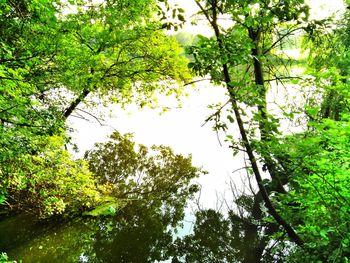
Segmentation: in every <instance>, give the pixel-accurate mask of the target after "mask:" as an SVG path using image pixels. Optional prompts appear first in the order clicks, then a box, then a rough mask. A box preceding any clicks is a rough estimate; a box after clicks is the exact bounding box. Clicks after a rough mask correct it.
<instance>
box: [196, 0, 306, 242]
mask: <svg viewBox="0 0 350 263" xmlns="http://www.w3.org/2000/svg"><path fill="white" fill-rule="evenodd" d="M196 3H197V5H198V7H199V8H200V10H201V11H200V13H201V14H202V15H204V16H205V18H206V19H207V21H208V23H209V25H210V26H211V28H212V29H213V31H214V37H212V38H205V37H201V41H199V43H198V45H196V46H192V47H190V48H189V52H190V53H191V54H192V55H193V56H194V59H195V61H194V62H193V63H190V65H189V66H190V67H191V68H192V69H193V70H194V71H195V72H196V73H197V74H198V75H200V76H205V75H207V74H209V75H210V76H211V78H212V81H213V82H214V83H217V84H223V85H225V86H226V87H227V91H228V95H229V102H230V105H231V109H230V111H231V112H232V114H233V116H234V117H232V116H229V120H230V121H235V122H237V125H238V128H239V133H240V137H241V140H240V142H239V143H238V145H239V147H243V149H244V151H245V152H246V154H247V156H248V158H249V161H250V165H251V171H252V174H253V175H254V176H255V179H256V182H257V184H258V186H259V191H260V193H261V196H262V199H263V200H264V203H265V206H266V207H267V209H268V211H269V213H270V215H271V216H272V217H273V218H274V220H276V222H277V224H278V225H280V226H281V227H282V228H283V229H284V231H286V233H287V234H288V236H289V238H290V239H291V240H292V241H293V242H295V243H296V244H298V245H302V244H303V241H302V240H301V238H300V236H299V235H298V234H297V233H296V232H295V231H294V229H293V227H292V226H291V225H290V224H289V223H288V222H287V221H286V220H285V219H284V218H282V217H281V215H280V213H278V212H277V210H276V208H275V206H274V205H273V202H272V201H271V198H270V195H271V193H272V192H274V191H277V192H279V193H286V190H285V188H284V186H283V185H284V184H285V183H286V179H285V178H284V175H283V172H282V171H281V168H280V167H279V165H278V162H277V160H275V159H274V157H273V156H272V155H271V151H270V150H269V147H270V146H269V145H270V144H273V143H278V142H277V140H276V135H278V134H279V133H280V132H279V127H278V117H277V116H274V115H273V114H272V113H271V112H270V109H269V108H268V107H267V94H268V91H269V83H270V82H271V81H274V80H275V81H283V80H285V79H292V78H293V76H290V75H284V72H282V71H281V69H280V66H278V65H277V67H274V64H276V60H277V59H278V58H279V57H281V55H279V53H278V52H277V51H276V50H277V48H278V46H279V45H280V44H281V43H282V42H283V41H284V39H286V38H288V36H291V35H293V33H294V32H296V31H298V30H302V29H306V24H305V22H306V20H307V15H308V7H307V6H306V5H305V4H304V3H303V1H236V2H232V1H196ZM221 16H226V18H227V17H229V18H230V19H231V21H232V26H231V27H229V28H228V29H224V26H222V25H220V21H221V20H220V18H221ZM279 65H280V64H279ZM242 105H245V106H247V107H248V108H249V111H250V112H251V116H250V117H248V120H247V117H246V116H244V113H243V112H244V110H243V108H242ZM221 110H222V108H220V109H219V111H221ZM218 114H219V113H216V114H213V117H215V116H217V115H218ZM247 122H248V123H249V125H250V126H251V127H253V128H252V129H250V130H248V128H247V125H246V124H245V123H247ZM219 127H223V128H225V127H226V126H225V125H224V126H219ZM258 136H259V137H260V138H259V139H257V137H258ZM230 138H232V137H230ZM233 144H237V142H233ZM259 161H261V162H262V163H263V164H264V169H265V168H266V169H267V171H268V172H269V175H270V176H271V180H270V181H269V182H267V184H268V185H269V187H267V185H266V182H264V181H263V176H262V172H263V171H262V170H261V169H259Z"/></svg>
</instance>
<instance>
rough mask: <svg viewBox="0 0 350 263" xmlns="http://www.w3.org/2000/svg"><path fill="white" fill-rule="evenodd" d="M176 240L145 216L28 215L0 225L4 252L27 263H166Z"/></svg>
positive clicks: (158, 220) (158, 221) (153, 218)
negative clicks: (37, 217)
mask: <svg viewBox="0 0 350 263" xmlns="http://www.w3.org/2000/svg"><path fill="white" fill-rule="evenodd" d="M135 212H136V211H135ZM140 215H142V216H140ZM172 240H173V233H172V231H171V230H170V227H168V226H167V224H164V220H162V218H161V215H159V214H158V215H157V214H152V213H147V211H142V212H141V213H138V215H137V214H136V213H134V214H123V215H122V216H119V215H117V216H109V217H99V218H96V217H81V218H75V219H70V220H63V219H62V218H61V219H51V220H50V221H37V220H35V219H34V218H32V217H30V216H28V215H18V216H13V217H9V218H2V219H1V220H0V252H4V251H5V252H6V253H7V255H8V256H9V258H10V259H12V260H17V262H19V260H22V262H23V263H31V262H33V263H46V262H49V263H56V262H57V263H62V262H129V263H132V262H135V263H136V262H138V263H140V262H159V261H164V260H166V259H167V258H168V256H167V253H168V251H169V248H170V246H171V243H172Z"/></svg>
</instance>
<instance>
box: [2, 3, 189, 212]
mask: <svg viewBox="0 0 350 263" xmlns="http://www.w3.org/2000/svg"><path fill="white" fill-rule="evenodd" d="M0 7H1V12H0V21H1V26H0V27H1V29H2V30H1V33H0V49H1V52H0V86H1V88H0V134H1V136H0V163H1V168H0V180H1V181H2V182H5V183H4V184H2V185H1V190H0V200H1V202H2V203H3V202H4V200H5V198H7V197H8V196H9V195H10V194H11V195H21V194H22V193H23V192H24V191H29V192H32V191H34V192H39V191H40V189H41V188H40V189H37V188H36V186H37V185H39V184H37V183H36V182H30V180H32V181H33V180H34V181H38V182H40V181H41V180H42V179H44V178H45V180H46V179H48V177H47V176H43V177H42V178H40V177H41V173H40V174H37V175H36V176H35V177H32V176H31V175H30V174H26V173H27V172H29V170H30V169H31V168H32V167H33V166H37V167H36V168H35V169H36V170H42V171H44V170H45V169H46V164H44V163H42V162H36V163H35V165H34V164H33V163H32V162H33V161H32V160H31V159H32V158H38V159H41V158H42V156H43V155H45V154H46V153H47V152H50V151H51V150H52V149H51V148H50V147H51V144H50V143H49V142H52V141H55V140H57V141H60V142H61V145H60V146H58V147H59V148H60V153H61V154H63V155H64V156H65V158H62V159H60V158H58V159H59V160H60V161H62V162H63V163H62V164H60V165H59V166H64V165H65V164H64V162H67V163H70V164H72V165H73V166H79V165H80V164H79V162H80V161H79V162H77V163H76V164H73V163H74V160H73V159H72V158H71V157H69V154H68V153H67V152H65V151H64V149H62V148H61V147H64V145H65V144H66V143H67V142H68V141H69V138H68V137H67V135H66V132H67V130H68V127H67V126H66V125H65V121H66V119H67V118H68V117H69V116H71V115H72V113H73V112H74V111H75V110H77V107H78V105H79V104H81V103H83V102H84V103H86V104H90V106H91V105H92V106H93V103H87V101H86V98H87V97H88V95H90V94H94V95H95V96H99V97H100V99H101V100H104V101H105V102H107V101H108V102H119V103H126V102H130V101H132V100H135V101H136V102H137V103H138V104H139V105H141V106H142V105H144V104H147V103H149V102H150V101H152V98H151V97H152V96H153V94H155V93H157V92H163V93H166V94H170V93H177V94H179V93H181V91H180V89H178V88H177V86H176V85H174V82H176V81H181V80H184V79H186V78H188V77H189V74H188V71H187V70H186V59H185V58H184V57H182V56H179V53H180V52H181V49H180V48H179V46H178V45H177V42H176V41H175V39H173V38H170V37H168V36H166V35H165V34H164V33H163V32H162V25H161V24H160V22H157V20H158V19H157V14H156V11H154V10H157V5H156V2H154V1H142V0H140V1H102V2H99V3H91V2H90V1H68V2H66V1H63V2H61V1H41V0H40V1H30V0H21V1H2V2H1V3H0ZM57 136H58V137H60V138H58V137H57ZM51 137H52V138H51ZM42 142H48V145H46V144H45V143H42ZM54 145H56V146H57V144H56V143H54ZM30 156H32V157H30ZM24 160H26V162H27V163H25V162H24ZM9 164H11V165H9ZM70 164H67V165H68V166H70ZM40 165H43V166H41V167H40ZM4 167H5V168H4ZM26 167H31V168H30V169H27V168H26ZM19 168H23V170H19ZM83 170H84V169H83ZM87 173H88V172H87ZM19 174H21V176H19ZM66 176H68V177H69V176H70V171H67V173H66ZM86 176H87V177H86V178H87V180H88V181H89V180H90V179H88V177H89V176H90V175H88V174H86ZM51 178H53V177H51ZM17 181H21V184H18V183H17ZM50 183H51V182H48V183H47V185H50ZM53 184H55V182H53ZM19 185H21V186H20V187H19ZM16 186H18V188H16ZM41 187H45V184H44V185H41ZM29 189H31V190H29ZM47 190H49V189H47ZM15 199H16V200H18V199H17V197H16V198H15ZM34 199H35V198H34ZM5 204H7V205H11V204H10V202H8V201H6V202H5ZM11 206H12V205H11ZM11 206H9V207H11ZM20 207H21V209H28V210H31V208H30V207H27V206H22V205H21V206H20Z"/></svg>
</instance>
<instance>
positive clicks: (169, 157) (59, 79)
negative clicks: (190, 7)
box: [0, 0, 350, 263]
mask: <svg viewBox="0 0 350 263" xmlns="http://www.w3.org/2000/svg"><path fill="white" fill-rule="evenodd" d="M194 2H195V3H196V4H197V6H198V8H199V10H200V11H199V12H198V14H197V17H199V19H201V20H205V21H207V23H208V26H209V28H211V29H212V32H213V34H212V36H210V37H206V36H201V35H197V36H190V35H186V34H178V35H177V38H178V41H180V42H181V44H182V45H183V46H185V45H186V44H187V43H190V44H189V45H187V47H186V51H187V54H186V56H187V58H190V60H191V61H190V62H189V63H188V62H187V58H186V56H185V54H184V51H183V50H182V49H181V48H180V45H179V44H178V42H177V40H176V39H175V38H173V37H169V36H167V35H166V34H165V33H164V30H165V29H175V30H177V29H178V27H179V23H182V22H184V20H185V18H184V16H183V15H182V13H183V12H184V9H185V8H186V7H184V8H181V7H178V6H174V7H171V6H170V5H169V3H168V2H167V1H155V0H154V1H146V0H115V1H109V0H105V1H102V0H101V1H88V0H86V1H85V0H80V1H74V0H71V1H59V0H56V1H47V0H36V1H34V0H33V1H32V0H20V1H12V0H0V181H1V185H0V205H1V207H0V213H1V214H3V213H4V214H5V213H8V212H10V211H16V212H27V213H31V214H35V215H37V216H39V217H41V218H45V217H46V218H47V217H52V216H53V215H57V214H65V215H68V214H69V215H77V214H81V212H83V211H85V213H84V215H85V216H88V217H90V218H94V217H97V218H99V220H98V221H94V220H92V221H91V229H90V231H89V235H90V237H89V238H88V239H89V241H88V242H87V243H88V245H87V246H86V249H85V250H84V251H85V253H87V256H88V257H89V258H90V259H92V260H97V262H99V261H98V260H100V261H101V262H108V261H113V260H115V261H118V262H152V261H155V260H164V259H166V258H168V257H172V261H173V262H247V263H248V262H348V261H349V258H350V250H349V247H350V234H349V233H350V221H349V218H350V217H349V215H350V210H349V203H350V192H349V189H348V184H349V181H350V179H349V178H350V177H349V172H348V170H349V147H350V144H349V138H350V128H349V127H350V126H349V125H350V113H349V109H350V108H349V101H350V100H349V99H350V92H349V74H350V71H349V66H348V65H349V54H350V53H349V41H350V37H349V29H350V22H349V21H350V18H349V12H348V11H345V13H344V14H343V17H342V22H341V23H340V22H339V21H338V22H337V20H334V19H333V20H332V19H331V18H326V19H323V20H311V19H310V17H309V11H310V7H309V6H308V5H307V4H306V1H304V0H249V1H248V0H237V1H232V0H223V1H218V0H210V1H209V0H208V1H207V0H194ZM164 8H165V9H166V10H163V9H164ZM168 12H169V13H170V15H169V13H168ZM176 19H178V20H179V21H175V20H176ZM301 49H304V51H305V52H304V54H301V52H300V51H301ZM291 50H292V51H297V53H299V55H298V56H295V57H293V56H292V55H291V54H292V53H291ZM187 64H188V65H187ZM189 70H191V71H192V73H193V74H195V75H197V76H198V77H204V78H206V79H207V78H208V77H209V78H210V79H211V82H212V84H214V85H221V86H224V87H225V88H226V90H227V99H228V102H226V103H225V102H222V104H220V105H214V106H212V107H211V108H213V109H214V110H215V112H214V113H213V114H212V115H211V116H209V118H208V119H207V121H213V122H214V128H215V129H216V130H217V131H218V132H219V131H220V132H224V133H225V135H226V139H227V141H228V142H229V143H231V147H232V149H234V151H235V153H237V152H243V153H244V154H245V158H246V160H247V167H246V172H247V177H249V179H250V182H251V181H252V178H254V180H255V183H251V184H250V190H251V193H250V194H241V195H236V198H235V199H234V201H233V202H234V206H232V207H234V209H232V208H231V207H230V209H228V211H226V213H221V212H219V211H214V210H211V209H210V210H200V211H197V213H196V223H195V226H194V230H193V233H191V234H190V235H188V236H185V237H179V238H177V239H176V241H175V242H174V243H173V242H172V241H173V240H172V232H171V230H170V228H169V227H170V226H171V227H176V226H177V225H178V223H179V222H180V220H181V219H183V217H184V208H185V206H186V200H188V199H189V198H191V197H192V196H193V195H194V193H195V192H197V191H198V187H197V186H196V185H193V184H191V180H192V179H194V178H196V177H198V176H199V175H200V174H202V173H203V171H202V170H201V169H199V168H196V167H193V166H192V164H191V157H184V156H182V155H177V154H174V153H173V151H172V150H171V149H170V148H168V147H164V146H153V147H151V148H147V147H145V146H143V145H137V144H135V143H134V142H133V141H132V138H131V136H130V135H124V136H122V135H121V134H119V133H117V132H115V133H113V134H112V136H111V138H110V140H109V141H108V142H106V143H100V144H97V145H96V146H95V148H94V149H92V150H91V151H89V152H87V154H86V156H85V158H84V160H75V159H74V158H73V157H72V156H71V154H70V153H69V152H68V151H67V149H66V145H67V144H68V143H69V137H68V136H67V132H68V130H69V127H68V125H67V122H66V121H67V119H68V118H71V117H72V116H74V114H75V113H76V112H79V111H82V109H80V105H82V104H83V105H84V107H85V108H84V109H86V108H87V109H88V108H89V107H94V106H95V105H96V104H97V103H100V102H102V103H110V102H116V103H120V104H125V103H130V102H135V103H137V104H138V105H139V106H141V107H143V106H144V105H146V104H151V103H152V102H154V101H155V100H156V95H158V94H160V93H163V94H165V95H169V94H173V93H174V94H175V95H180V94H181V92H182V89H181V88H179V87H178V86H177V85H176V84H179V83H180V82H182V81H186V80H188V79H189V78H190V75H191V74H190V73H189ZM281 94H282V95H283V98H282V97H279V98H276V97H277V96H278V95H279V96H281ZM276 95H277V96H276ZM233 127H235V128H238V129H235V128H233ZM286 127H297V129H291V130H289V129H288V128H286ZM232 131H234V132H232ZM254 187H255V188H254ZM86 210H89V211H88V212H86ZM141 214H142V215H143V217H142V216H141ZM101 229H102V230H103V231H102V232H101V231H100V230H101ZM147 234H149V235H147ZM130 238H134V239H135V240H134V243H135V244H138V245H137V247H139V254H138V255H134V254H130V253H128V252H126V251H127V250H128V248H127V245H125V244H121V243H120V240H130ZM125 242H127V241H125ZM128 242H129V241H128ZM100 243H101V244H103V246H104V247H107V248H108V249H107V251H99V247H98V246H97V245H96V244H100ZM141 243H142V244H143V245H144V250H142V249H141V245H140V244H141ZM124 245H125V246H124ZM93 246H96V250H93V249H91V248H92V247H93ZM0 249H1V248H0ZM113 249H115V250H116V251H118V253H114V252H112V250H113ZM96 251H97V252H96ZM74 256H77V255H74ZM2 259H4V260H7V256H6V255H5V254H1V260H2Z"/></svg>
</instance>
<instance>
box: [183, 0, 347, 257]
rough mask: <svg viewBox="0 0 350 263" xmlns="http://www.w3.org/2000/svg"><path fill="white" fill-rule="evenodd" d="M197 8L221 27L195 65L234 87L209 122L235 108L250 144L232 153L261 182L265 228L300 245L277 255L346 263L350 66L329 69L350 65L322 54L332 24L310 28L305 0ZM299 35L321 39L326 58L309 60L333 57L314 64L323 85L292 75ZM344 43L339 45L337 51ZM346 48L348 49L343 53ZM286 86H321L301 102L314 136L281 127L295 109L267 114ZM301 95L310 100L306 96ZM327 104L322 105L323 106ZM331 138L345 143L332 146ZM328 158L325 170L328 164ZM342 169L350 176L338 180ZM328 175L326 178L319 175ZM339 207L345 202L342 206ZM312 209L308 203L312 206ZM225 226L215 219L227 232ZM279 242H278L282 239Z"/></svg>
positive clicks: (283, 247)
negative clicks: (288, 48) (290, 47)
mask: <svg viewBox="0 0 350 263" xmlns="http://www.w3.org/2000/svg"><path fill="white" fill-rule="evenodd" d="M196 3H197V5H198V6H199V8H200V10H201V11H200V14H201V15H203V16H204V17H205V18H206V20H207V21H208V24H209V26H210V27H211V28H212V29H213V31H214V36H213V37H211V38H206V37H200V41H199V42H198V43H197V44H196V45H194V46H190V47H189V48H188V51H189V53H190V54H192V55H193V57H194V61H193V62H191V63H190V64H189V66H190V68H192V69H193V70H194V71H195V72H196V73H197V74H198V75H199V76H205V75H210V77H211V78H212V82H213V83H216V84H223V85H225V86H226V88H227V91H228V96H229V102H228V103H226V104H223V105H219V109H218V111H217V112H215V113H214V114H212V115H211V116H210V117H209V118H208V120H214V121H217V120H218V119H220V118H219V117H220V115H221V114H222V110H223V108H224V107H225V106H227V105H231V108H230V109H229V111H228V121H229V122H236V123H237V125H238V129H239V135H240V138H241V139H240V141H238V142H237V141H235V140H233V138H234V136H232V135H229V136H228V139H229V140H232V144H233V145H232V148H233V149H236V150H238V151H243V152H245V153H246V155H247V157H248V159H249V161H250V167H249V168H248V171H249V172H250V173H251V174H253V175H254V177H255V179H256V182H257V184H258V186H259V194H260V195H261V200H263V202H264V204H265V206H266V208H267V210H268V213H269V214H270V217H271V218H265V219H264V220H268V222H270V223H272V224H275V227H276V226H279V227H280V229H281V230H283V232H285V233H286V234H287V235H288V237H289V240H290V241H292V242H293V243H294V244H295V245H296V246H295V245H291V244H290V243H289V242H288V241H284V242H281V243H280V246H279V248H278V249H280V250H279V251H278V249H277V250H274V251H275V252H276V253H278V252H284V253H281V254H282V255H283V254H286V253H290V254H289V255H290V257H287V259H286V260H291V261H292V262H299V261H300V258H302V261H303V262H304V261H305V260H306V261H308V262H317V260H322V261H330V260H335V261H337V262H343V261H344V260H345V261H346V260H347V256H348V254H347V253H348V252H347V250H346V249H344V247H345V246H346V245H345V244H347V240H348V238H347V234H345V233H346V232H347V231H348V229H347V227H345V225H347V223H345V222H347V220H346V219H345V218H344V215H345V214H346V213H347V212H345V211H344V210H342V212H340V211H339V207H343V206H347V205H346V204H347V202H348V200H349V199H348V194H347V193H346V191H345V192H344V190H340V189H343V187H345V185H346V183H345V181H343V179H342V178H343V176H344V175H345V174H346V172H345V171H343V164H345V163H346V161H344V159H343V158H345V159H346V158H347V157H346V154H343V153H342V150H340V151H338V150H335V149H345V148H346V147H347V146H346V145H347V142H346V140H345V138H344V137H342V134H346V133H347V128H346V127H347V126H348V117H347V112H348V105H347V100H348V99H347V98H348V84H347V81H346V79H347V74H346V73H345V72H346V71H347V67H343V68H342V69H340V68H338V69H334V68H333V69H331V70H329V68H330V67H329V66H333V67H334V65H335V64H337V65H340V64H343V63H344V64H343V65H347V64H346V63H347V61H346V59H345V60H339V59H338V58H337V56H334V55H333V54H334V52H335V49H333V48H334V46H333V47H332V48H330V47H329V46H328V49H326V50H324V49H323V47H325V45H324V43H325V41H324V38H322V37H320V36H321V35H320V34H319V32H318V30H319V29H324V28H325V27H327V26H328V24H327V23H328V22H329V21H328V20H325V21H308V7H307V6H306V5H305V4H304V2H303V1H235V2H233V1H196ZM221 18H224V19H223V20H224V21H227V19H228V18H229V19H230V20H231V22H232V23H231V25H230V27H227V25H224V24H220V22H221V21H222V20H221ZM330 28H331V27H328V29H327V30H324V31H322V34H323V35H327V33H326V32H328V33H329V32H332V31H331V30H330ZM298 31H303V32H305V33H306V36H307V37H308V38H309V39H311V40H313V41H314V43H315V40H317V39H321V42H320V43H321V44H322V45H319V46H318V45H314V49H313V51H315V50H316V51H317V52H310V57H309V58H308V59H309V61H310V60H311V59H312V60H314V61H315V60H316V61H318V62H319V61H322V60H320V58H321V59H322V58H323V59H324V57H325V54H326V55H327V54H329V55H330V56H329V57H327V56H326V59H328V63H327V64H325V63H323V64H318V65H317V66H315V64H314V65H313V71H319V73H318V74H317V75H316V74H315V81H306V83H303V82H300V81H298V80H299V79H303V78H302V77H301V76H292V75H290V73H289V72H288V71H285V70H286V69H288V67H290V65H291V64H292V63H293V61H292V60H289V59H286V56H285V55H284V53H283V48H284V46H285V44H284V42H285V41H288V39H290V38H291V37H292V36H293V34H294V33H296V32H298ZM331 35H332V34H331ZM322 41H323V42H322ZM335 42H336V41H335V40H332V42H331V44H334V43H335ZM328 43H329V42H328ZM340 46H342V45H341V44H340ZM337 47H339V45H338V46H337ZM317 48H319V49H317ZM336 50H337V51H339V49H336ZM341 50H342V51H345V50H346V46H342V48H341ZM324 51H326V52H324ZM322 52H323V53H322ZM314 54H316V56H313V55H314ZM346 54H347V52H346V51H345V52H344V53H341V54H340V57H345V58H346V57H347V55H346ZM323 61H324V60H323ZM329 61H332V63H333V64H332V63H329ZM335 62H337V63H335ZM339 62H340V63H339ZM320 69H321V71H320ZM339 72H342V74H339ZM290 80H294V81H293V82H290ZM273 81H274V82H276V85H275V86H272V85H271V83H272V82H273ZM286 84H288V88H289V89H291V88H292V84H294V85H298V87H300V88H303V87H305V86H311V85H315V86H316V87H317V88H319V89H317V92H318V93H317V92H315V93H313V94H311V95H312V96H311V97H309V98H308V100H306V101H298V102H299V103H301V104H303V105H302V106H301V107H302V108H303V111H301V112H298V114H301V116H302V118H303V120H304V121H305V123H307V122H308V121H310V122H309V123H308V125H307V126H306V125H305V130H306V131H305V132H303V133H296V134H294V135H292V136H286V133H285V132H284V131H282V129H281V124H280V122H281V121H282V120H284V121H286V120H288V121H289V122H291V121H293V118H294V117H293V115H294V114H295V113H296V111H295V109H291V108H288V103H285V105H283V104H282V105H278V106H279V107H280V110H281V111H277V113H276V109H274V108H273V107H270V106H268V102H269V97H268V95H269V94H270V95H271V90H276V88H279V87H281V86H283V85H286ZM303 85H304V86H303ZM321 85H322V86H321ZM285 92H288V91H285ZM287 94H288V93H287ZM298 94H300V97H301V96H302V95H303V94H304V92H303V91H302V92H299V93H298ZM322 96H323V99H322ZM320 98H321V99H320ZM339 100H340V101H339ZM322 102H323V106H322V107H317V104H319V103H322ZM338 102H339V104H340V105H338V104H337V103H338ZM231 115H233V116H231ZM325 118H332V119H335V120H337V121H340V123H338V124H336V123H334V121H329V120H327V119H325ZM294 120H295V119H294ZM227 123H228V122H225V121H223V122H222V120H221V122H220V123H216V127H217V128H220V129H223V130H224V131H225V130H226V129H227V126H228V124H227ZM338 125H339V126H338ZM248 127H249V128H248ZM340 127H343V129H342V128H340ZM328 132H329V133H328ZM328 137H335V138H337V139H332V140H328V139H325V138H328ZM345 137H346V136H345ZM321 138H322V139H321ZM343 140H345V141H343ZM335 145H337V146H335ZM303 147H304V148H305V149H303ZM343 147H344V148H343ZM296 148H297V149H296ZM330 149H332V151H335V153H334V154H335V155H332V154H331V153H330V151H331V150H330ZM305 154H306V155H305ZM311 156H312V157H311ZM321 156H323V157H324V158H323V157H321ZM335 156H337V157H335ZM320 157H321V162H322V163H319V161H320V159H319V158H320ZM333 158H339V159H340V160H343V161H342V162H341V164H340V163H338V162H335V163H334V164H335V165H334V166H333V162H334V161H331V160H333ZM345 166H346V164H345ZM311 167H312V168H311ZM335 167H338V168H339V169H340V170H341V172H339V173H336V174H334V171H335V170H334V169H335ZM320 171H322V172H321V173H319V172H320ZM264 172H268V174H267V175H268V176H270V178H269V179H267V178H266V179H263V174H264ZM320 176H321V177H320ZM322 178H323V179H322ZM338 183H339V184H338ZM332 187H333V188H332ZM310 189H313V191H314V192H313V193H315V195H311V196H313V197H310V199H309V198H308V197H306V196H305V195H306V194H307V193H309V191H310ZM338 195H341V197H340V196H338ZM316 196H317V197H316ZM327 197H329V198H330V199H331V200H333V201H331V200H329V199H328V198H327ZM304 198H305V199H304ZM334 199H336V200H338V199H339V200H341V202H339V203H337V202H338V201H334ZM311 200H312V201H311ZM305 203H307V204H308V205H306V206H304V204H305ZM331 203H332V204H331ZM336 203H337V204H336ZM321 204H322V205H321ZM322 207H323V208H322ZM306 211H307V212H306ZM335 211H338V213H337V212H335ZM304 215H305V216H306V217H304ZM307 215H308V216H310V217H309V218H308V216H307ZM315 215H319V217H320V218H324V221H322V220H320V218H315ZM327 218H336V220H335V221H336V222H343V224H341V223H336V222H334V224H333V225H332V223H331V222H330V221H328V220H327ZM220 220H221V219H220ZM220 220H216V221H217V222H218V224H219V225H222V224H221V223H220ZM271 220H272V221H271ZM338 220H339V221H338ZM320 221H322V222H320ZM327 222H328V223H327ZM218 227H219V226H218ZM329 229H331V230H329ZM276 231H277V230H276ZM273 233H275V232H273ZM328 233H332V234H329V235H328ZM340 233H342V234H340ZM196 234H197V233H195V235H196ZM282 236H283V235H282ZM316 237H317V238H318V240H320V239H323V240H324V244H323V243H321V244H317V241H316V240H317V238H316ZM270 238H271V240H270V241H271V242H272V241H273V240H274V239H275V238H276V236H270ZM339 240H345V241H343V242H344V244H340V243H339ZM341 242H342V241H341ZM327 248H329V250H328V249H327ZM293 249H295V250H293ZM206 255H208V254H206ZM271 260H272V259H271Z"/></svg>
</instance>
